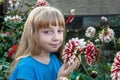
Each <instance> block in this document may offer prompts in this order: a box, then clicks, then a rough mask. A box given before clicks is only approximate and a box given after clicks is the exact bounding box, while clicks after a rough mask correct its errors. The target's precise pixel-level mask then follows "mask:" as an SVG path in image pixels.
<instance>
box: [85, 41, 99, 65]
mask: <svg viewBox="0 0 120 80" xmlns="http://www.w3.org/2000/svg"><path fill="white" fill-rule="evenodd" d="M99 56H100V53H99V50H98V49H97V47H96V46H95V45H94V44H93V43H92V42H90V43H89V44H87V47H86V50H85V57H86V62H87V64H88V65H90V66H92V65H94V64H95V63H96V62H97V61H98V60H99Z"/></svg>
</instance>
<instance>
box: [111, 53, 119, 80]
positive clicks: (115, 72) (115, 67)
mask: <svg viewBox="0 0 120 80" xmlns="http://www.w3.org/2000/svg"><path fill="white" fill-rule="evenodd" d="M111 77H112V80H120V51H119V52H117V55H116V57H115V58H114V62H113V64H112V67H111Z"/></svg>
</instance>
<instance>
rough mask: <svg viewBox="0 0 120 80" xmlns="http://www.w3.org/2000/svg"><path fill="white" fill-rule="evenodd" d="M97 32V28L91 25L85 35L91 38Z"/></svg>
mask: <svg viewBox="0 0 120 80" xmlns="http://www.w3.org/2000/svg"><path fill="white" fill-rule="evenodd" d="M95 33H96V29H95V28H94V27H91V26H90V27H88V28H87V30H86V33H85V35H86V37H89V38H91V37H94V35H95Z"/></svg>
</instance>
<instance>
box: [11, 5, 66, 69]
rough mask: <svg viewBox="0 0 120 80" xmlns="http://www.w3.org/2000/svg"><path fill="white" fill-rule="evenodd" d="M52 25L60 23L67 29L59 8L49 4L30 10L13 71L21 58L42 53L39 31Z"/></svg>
mask: <svg viewBox="0 0 120 80" xmlns="http://www.w3.org/2000/svg"><path fill="white" fill-rule="evenodd" d="M50 25H53V26H56V25H59V26H62V27H63V28H64V30H65V21H64V16H63V14H62V13H61V12H60V11H59V10H58V9H56V8H54V7H48V6H47V7H36V8H34V9H33V10H32V11H31V12H30V14H29V16H28V18H27V20H26V22H25V25H24V30H23V34H22V37H21V41H20V44H19V47H18V50H17V52H16V54H15V56H14V61H13V65H12V69H11V70H12V71H13V70H14V68H15V66H16V65H17V63H18V61H19V60H20V59H21V58H23V57H26V56H28V55H32V56H36V55H39V54H40V46H41V44H39V37H38V31H39V30H40V29H41V28H46V27H49V26H50ZM64 33H65V31H64ZM63 37H64V36H63ZM62 47H63V45H62V46H61V47H60V49H59V52H61V50H62Z"/></svg>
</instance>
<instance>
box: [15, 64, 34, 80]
mask: <svg viewBox="0 0 120 80" xmlns="http://www.w3.org/2000/svg"><path fill="white" fill-rule="evenodd" d="M16 79H17V80H19V79H20V80H21V79H22V80H35V76H34V71H33V69H32V67H31V66H29V65H28V66H27V65H24V66H23V65H21V66H19V67H18V73H17V77H16Z"/></svg>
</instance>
